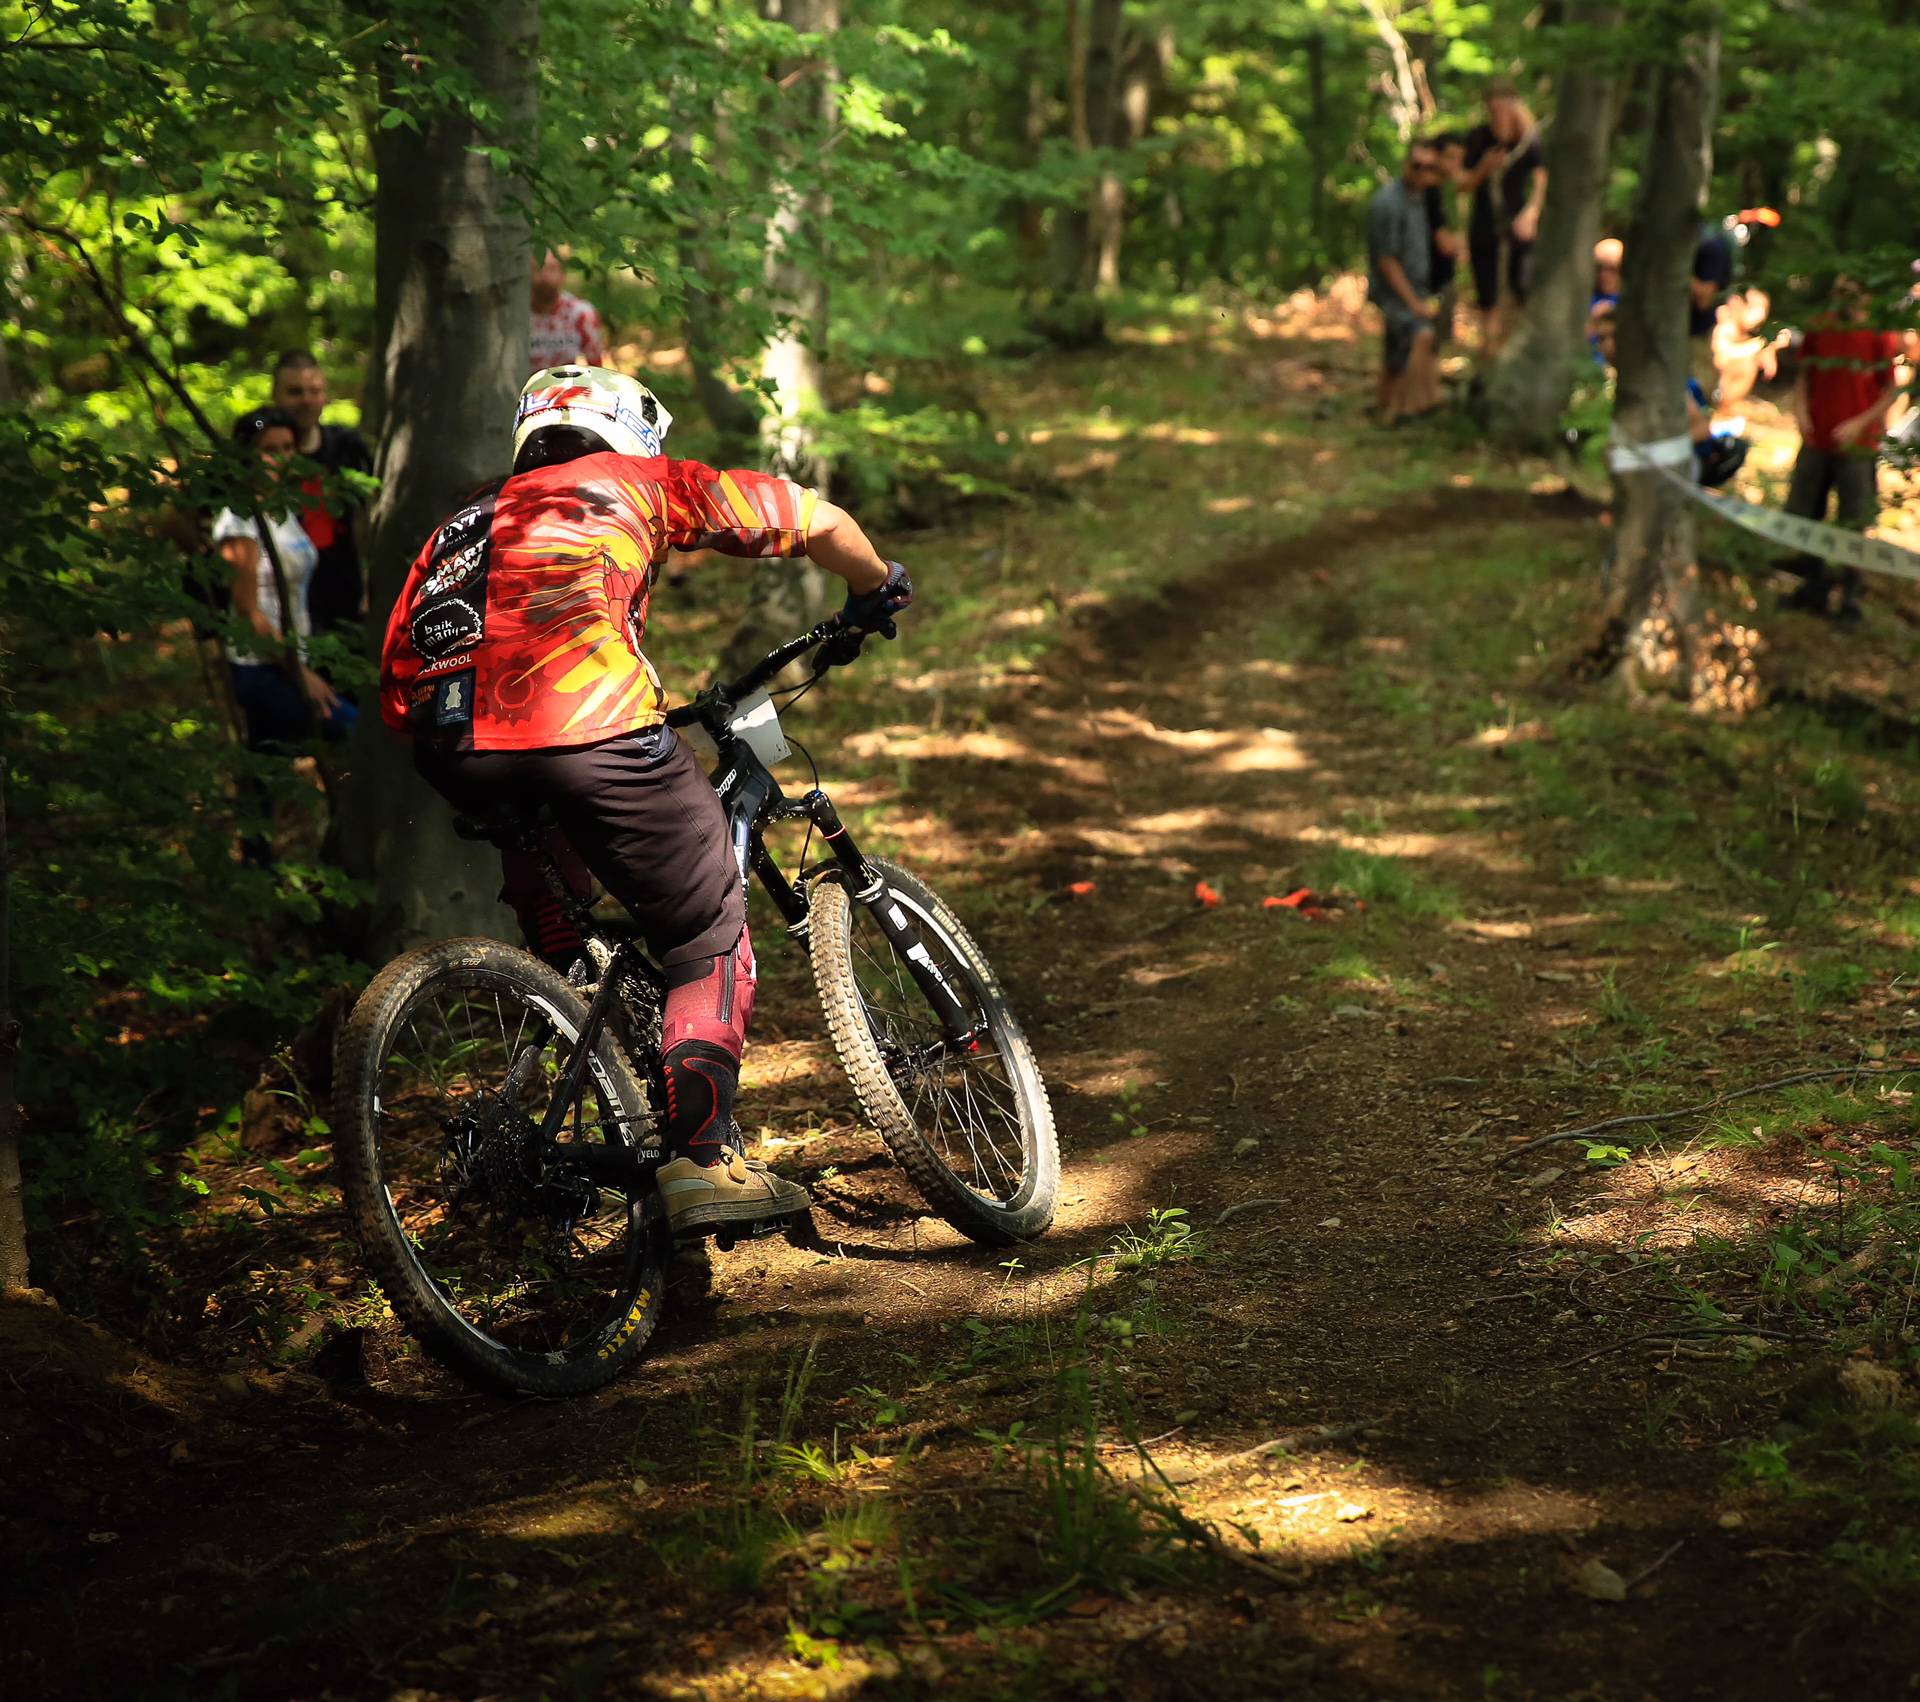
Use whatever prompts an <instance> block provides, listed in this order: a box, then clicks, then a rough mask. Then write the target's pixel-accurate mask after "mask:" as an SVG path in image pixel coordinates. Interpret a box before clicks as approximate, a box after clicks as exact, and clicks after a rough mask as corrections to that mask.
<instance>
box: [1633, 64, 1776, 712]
mask: <svg viewBox="0 0 1920 1702" xmlns="http://www.w3.org/2000/svg"><path fill="white" fill-rule="evenodd" d="M1719 50H1720V44H1719V37H1718V35H1717V33H1715V32H1712V31H1703V32H1701V33H1699V34H1696V35H1692V36H1689V37H1687V38H1686V39H1685V40H1683V41H1682V42H1680V43H1679V44H1678V45H1677V47H1676V48H1675V49H1674V50H1673V51H1672V52H1671V53H1670V54H1669V55H1668V56H1667V57H1666V58H1665V60H1664V62H1663V63H1662V65H1661V68H1660V73H1659V78H1658V82H1657V86H1656V90H1655V102H1654V114H1653V124H1652V129H1651V132H1650V134H1649V136H1648V139H1647V155H1646V161H1645V165H1644V168H1643V170H1642V173H1641V185H1642V187H1641V193H1640V200H1639V204H1638V206H1637V207H1636V209H1635V213H1634V218H1633V223H1632V226H1631V228H1630V229H1629V231H1628V233H1627V238H1626V250H1627V251H1626V264H1625V266H1624V268H1623V271H1622V276H1621V289H1620V309H1619V321H1618V332H1617V339H1618V355H1619V387H1618V392H1617V395H1616V399H1615V403H1614V430H1615V432H1616V434H1617V435H1618V436H1619V437H1620V438H1621V439H1623V440H1625V441H1626V442H1629V443H1637V444H1653V443H1658V442H1661V441H1664V440H1670V439H1674V438H1684V437H1685V436H1686V430H1687V414H1686V382H1687V302H1688V282H1689V280H1690V278H1691V277H1692V274H1693V254H1694V249H1695V247H1696V246H1697V244H1698V240H1699V231H1700V216H1701V207H1702V205H1703V203H1704V200H1705V197H1706V191H1707V185H1708V181H1709V179H1710V177H1711V174H1712V165H1713V115H1714V96H1715V89H1716V84H1717V80H1718V71H1719V56H1720V51H1719ZM1679 470H1680V472H1681V473H1682V476H1683V477H1684V476H1687V475H1688V471H1689V469H1688V468H1687V466H1686V465H1685V464H1684V463H1683V464H1682V465H1681V467H1680V469H1679ZM1614 513H1615V515H1616V521H1615V528H1614V538H1615V548H1616V556H1615V561H1614V567H1613V573H1612V578H1611V582H1610V585H1609V590H1608V597H1607V604H1606V609H1605V616H1604V626H1603V631H1602V636H1601V642H1600V646H1599V650H1598V652H1597V655H1598V659H1600V660H1601V661H1603V662H1605V663H1607V664H1608V665H1611V666H1613V667H1616V668H1617V669H1619V670H1621V671H1622V672H1623V673H1624V675H1625V678H1626V681H1627V683H1628V685H1629V686H1630V687H1631V686H1633V685H1635V684H1636V683H1637V681H1638V680H1639V679H1640V678H1642V677H1644V678H1647V679H1650V680H1655V681H1675V680H1677V683H1678V684H1679V686H1680V688H1681V690H1682V691H1683V693H1684V695H1685V696H1686V698H1687V700H1688V701H1689V702H1690V703H1691V704H1692V705H1693V706H1694V707H1696V708H1700V709H1736V710H1737V709H1745V708H1747V707H1750V706H1751V704H1752V702H1753V700H1754V695H1755V682H1754V672H1753V662H1752V655H1753V640H1752V635H1751V634H1750V633H1749V632H1747V631H1746V630H1745V629H1744V628H1742V627H1740V626H1738V625H1736V624H1734V623H1732V622H1731V621H1729V620H1728V619H1727V618H1726V616H1725V614H1724V613H1723V606H1724V604H1725V602H1726V600H1727V597H1728V590H1727V587H1726V586H1725V585H1724V583H1714V584H1709V583H1708V582H1707V580H1706V579H1705V577H1704V576H1703V574H1702V571H1701V567H1700V563H1699V559H1698V556H1697V554H1696V551H1695V537H1694V529H1695V513H1696V510H1695V507H1694V504H1693V502H1692V501H1691V499H1690V498H1688V497H1687V496H1686V494H1685V493H1684V492H1683V491H1680V490H1678V489H1676V488H1675V487H1674V486H1673V484H1672V483H1671V482H1670V481H1668V480H1667V479H1664V478H1662V477H1661V476H1660V475H1659V474H1657V473H1652V472H1631V473H1621V474H1617V475H1616V476H1615V505H1614Z"/></svg>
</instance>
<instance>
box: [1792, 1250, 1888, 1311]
mask: <svg viewBox="0 0 1920 1702" xmlns="http://www.w3.org/2000/svg"><path fill="white" fill-rule="evenodd" d="M1893 1246H1894V1238H1893V1237H1892V1236H1891V1235H1884V1236H1881V1237H1880V1238H1879V1239H1878V1240H1874V1241H1869V1242H1868V1243H1867V1244H1866V1246H1864V1247H1862V1248H1861V1249H1860V1251H1859V1252H1857V1253H1855V1254H1854V1255H1853V1256H1852V1257H1851V1258H1848V1259H1842V1260H1841V1261H1840V1263H1839V1264H1837V1265H1833V1266H1830V1267H1829V1268H1828V1269H1826V1270H1824V1271H1819V1272H1816V1273H1815V1274H1814V1275H1813V1276H1810V1277H1808V1278H1807V1280H1806V1281H1805V1282H1803V1283H1801V1285H1800V1292H1801V1293H1802V1294H1810V1295H1814V1296H1816V1297H1817V1296H1819V1295H1822V1294H1825V1293H1826V1292H1827V1290H1828V1289H1830V1288H1832V1287H1833V1286H1834V1284H1836V1283H1843V1282H1851V1281H1852V1280H1853V1279H1854V1278H1855V1277H1857V1276H1864V1275H1866V1273H1867V1272H1868V1271H1870V1270H1872V1269H1873V1268H1874V1266H1876V1265H1878V1264H1881V1263H1882V1262H1884V1260H1885V1259H1886V1257H1887V1255H1888V1254H1889V1253H1891V1252H1892V1251H1893Z"/></svg>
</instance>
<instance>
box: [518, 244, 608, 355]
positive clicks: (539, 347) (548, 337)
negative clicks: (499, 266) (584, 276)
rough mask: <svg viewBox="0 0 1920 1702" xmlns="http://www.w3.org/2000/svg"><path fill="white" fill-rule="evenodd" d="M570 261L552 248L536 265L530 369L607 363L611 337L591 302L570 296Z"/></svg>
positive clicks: (528, 351)
mask: <svg viewBox="0 0 1920 1702" xmlns="http://www.w3.org/2000/svg"><path fill="white" fill-rule="evenodd" d="M566 282H567V268H566V263H565V262H564V261H563V260H562V259H561V258H560V256H559V255H558V254H556V253H554V251H553V250H552V249H551V248H549V249H548V250H547V251H546V256H545V258H544V259H541V260H536V261H535V262H534V266H533V319H532V324H531V326H530V328H529V333H528V338H527V359H528V363H529V364H528V366H527V372H528V374H529V375H531V374H533V373H536V372H545V371H546V370H547V368H549V367H554V366H605V365H606V363H607V336H606V331H605V328H604V327H603V326H602V325H601V323H600V315H599V312H598V311H597V310H596V309H595V307H594V305H593V303H592V302H590V301H583V300H582V299H581V298H580V297H579V296H577V295H569V294H568V293H567V291H566V288H565V285H566Z"/></svg>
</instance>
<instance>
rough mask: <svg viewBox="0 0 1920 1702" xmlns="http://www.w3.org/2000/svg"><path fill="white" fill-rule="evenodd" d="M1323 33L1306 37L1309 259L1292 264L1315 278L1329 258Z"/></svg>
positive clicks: (1297, 271)
mask: <svg viewBox="0 0 1920 1702" xmlns="http://www.w3.org/2000/svg"><path fill="white" fill-rule="evenodd" d="M1329 128H1330V126H1329V124H1328V121H1327V36H1326V32H1325V31H1324V30H1315V31H1314V32H1313V33H1312V34H1311V35H1309V36H1308V37H1307V133H1306V136H1305V137H1304V140H1305V142H1306V144H1307V169H1308V171H1309V172H1311V173H1312V182H1311V183H1309V184H1308V186H1307V229H1308V230H1309V231H1310V232H1312V235H1313V260H1312V263H1311V265H1310V266H1306V267H1294V268H1293V271H1294V272H1295V274H1296V276H1297V277H1300V278H1303V279H1304V278H1307V277H1311V278H1313V279H1314V280H1315V281H1316V282H1317V281H1318V279H1319V277H1320V275H1321V274H1322V273H1323V272H1325V271H1326V270H1328V269H1329V267H1330V266H1331V263H1332V258H1333V233H1332V232H1331V231H1330V230H1329V229H1328V228H1327V178H1328V175H1329V173H1330V171H1331V162H1330V161H1329V159H1328V157H1327V134H1328V130H1329Z"/></svg>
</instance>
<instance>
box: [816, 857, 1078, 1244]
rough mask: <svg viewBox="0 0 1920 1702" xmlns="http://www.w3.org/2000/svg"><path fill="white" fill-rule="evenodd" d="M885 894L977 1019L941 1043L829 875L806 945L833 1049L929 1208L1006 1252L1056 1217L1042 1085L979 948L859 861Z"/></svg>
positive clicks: (904, 887)
mask: <svg viewBox="0 0 1920 1702" xmlns="http://www.w3.org/2000/svg"><path fill="white" fill-rule="evenodd" d="M867 864H868V867H869V868H871V869H872V870H873V872H874V873H875V874H876V875H878V876H879V878H880V881H881V887H882V894H883V896H882V902H884V903H889V904H892V905H895V906H897V907H898V908H899V909H900V910H901V911H902V912H903V913H904V914H905V915H907V916H908V917H909V918H910V919H911V921H912V924H913V926H914V928H915V931H916V932H917V933H918V935H919V937H920V942H921V944H922V945H924V946H925V947H926V950H927V952H928V954H929V956H930V957H931V958H932V959H933V961H934V963H935V965H936V966H937V967H938V969H939V971H940V973H941V975H942V976H943V977H944V979H945V980H946V982H947V983H948V985H949V986H951V987H953V988H954V989H955V990H956V991H957V992H958V993H959V995H960V997H961V1001H962V1003H963V1004H964V1005H966V1006H967V1009H968V1013H969V1015H970V1016H971V1017H972V1018H973V1020H974V1021H975V1023H976V1024H977V1028H976V1033H977V1035H978V1037H979V1038H978V1042H977V1044H976V1045H974V1046H973V1047H970V1048H956V1047H953V1046H951V1045H949V1044H948V1042H947V1040H946V1036H945V1034H944V1032H943V1031H942V1028H941V1025H940V1021H939V1018H938V1017H937V1016H935V1014H934V1011H933V1007H932V1006H931V1005H930V1004H929V1003H928V1001H927V998H926V996H925V994H923V993H922V992H921V990H920V988H919V985H918V984H917V983H916V982H915V981H914V980H913V977H912V975H911V973H910V971H909V969H908V966H907V964H906V962H905V961H904V960H903V959H902V958H901V957H900V956H899V955H898V954H897V953H896V952H895V950H894V948H893V945H892V943H891V942H890V940H889V939H888V937H887V935H886V934H885V933H884V932H882V930H881V928H880V925H879V923H878V922H877V921H875V919H874V918H873V916H872V915H871V914H870V913H869V912H868V910H867V907H866V906H865V905H864V904H862V903H860V902H858V901H857V900H854V899H852V898H850V897H849V895H848V893H847V891H846V889H845V887H843V886H842V885H841V884H840V883H839V882H838V881H837V880H835V879H830V878H829V879H822V880H818V881H815V882H814V885H813V891H812V897H811V902H810V907H809V911H808V915H809V918H810V920H809V925H808V949H809V951H810V953H811V955H812V958H813V975H814V983H815V985H816V986H817V987H818V989H819V992H820V1002H821V1004H822V1005H823V1006H824V1007H825V1009H826V1013H827V1026H828V1030H829V1032H830V1033H831V1034H832V1036H833V1044H834V1050H835V1051H836V1052H838V1053H839V1055H840V1062H841V1064H842V1065H843V1066H844V1068H845V1069H846V1072H847V1075H848V1077H849V1078H850V1079H851V1081H852V1082H853V1088H854V1092H855V1093H856V1094H857V1095H858V1096H859V1100H860V1106H861V1109H862V1110H863V1111H864V1112H865V1113H866V1116H867V1119H868V1121H870V1122H871V1123H872V1124H873V1126H874V1127H875V1128H876V1129H878V1130H879V1131H880V1133H881V1135H882V1136H883V1137H884V1138H885V1140H886V1142H887V1145H888V1147H889V1148H890V1149H891V1151H892V1153H893V1156H894V1158H895V1159H896V1160H897V1161H898V1162H899V1165H900V1167H901V1169H903V1170H904V1171H906V1173H907V1175H908V1177H909V1178H911V1180H912V1182H913V1185H914V1186H915V1187H916V1188H918V1189H919V1190H920V1193H921V1195H922V1197H923V1198H924V1199H925V1200H926V1202H927V1204H928V1205H929V1206H931V1207H932V1208H933V1209H934V1211H936V1212H937V1213H939V1215H940V1216H941V1217H943V1218H945V1219H946V1221H947V1222H948V1223H950V1224H952V1225H953V1227H954V1228H955V1229H957V1230H959V1231H960V1232H961V1234H963V1235H967V1236H971V1237H972V1238H973V1239H974V1240H976V1241H980V1242H984V1243H985V1244H986V1245H988V1246H990V1247H1004V1246H1007V1245H1009V1244H1010V1243H1012V1242H1015V1241H1022V1240H1026V1239H1029V1238H1030V1237H1032V1236H1035V1235H1038V1234H1039V1233H1040V1232H1041V1231H1042V1230H1043V1229H1045V1228H1046V1227H1047V1225H1048V1224H1049V1223H1051V1222H1052V1221H1053V1212H1054V1205H1055V1203H1056V1201H1057V1200H1058V1198H1059V1193H1060V1146H1059V1140H1058V1137H1057V1136H1056V1135H1055V1133H1054V1126H1053V1108H1052V1106H1051V1105H1050V1104H1049V1103H1048V1100H1047V1089H1046V1084H1045V1083H1044V1082H1043V1081H1042V1080H1041V1079H1040V1070H1039V1067H1038V1066H1037V1065H1036V1064H1035V1063H1034V1059H1033V1048H1032V1047H1031V1046H1030V1045H1028V1043H1027V1037H1026V1035H1025V1034H1023V1033H1022V1032H1021V1029H1020V1024H1019V1022H1018V1021H1017V1020H1016V1019H1015V1017H1014V1015H1013V1012H1012V1010H1011V1008H1010V1007H1009V1006H1008V1004H1007V1000H1006V995H1005V994H1004V993H1002V992H1001V990H1000V984H999V982H998V981H996V980H995V979H994V974H993V970H992V968H991V967H990V966H989V965H988V963H987V960H986V957H985V955H984V954H983V953H982V952H981V950H980V948H979V947H978V946H977V945H975V944H974V942H973V940H972V939H971V938H970V937H969V935H968V933H967V931H966V929H965V928H963V927H962V926H961V925H960V921H959V919H958V918H957V917H956V916H955V915H954V914H953V912H952V911H951V910H950V909H948V908H947V906H946V904H945V903H944V902H943V901H942V900H941V899H940V897H939V895H938V894H936V893H935V892H934V891H933V889H932V888H930V887H929V886H927V885H926V883H925V882H923V881H921V880H918V879H916V878H915V877H914V876H913V875H910V874H908V873H907V871H906V870H905V869H902V868H900V867H899V866H898V865H897V864H894V863H890V862H887V861H886V860H885V859H883V858H879V857H869V858H868V859H867Z"/></svg>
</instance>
